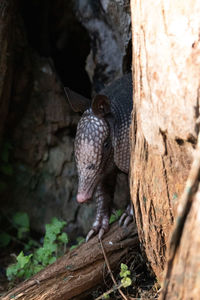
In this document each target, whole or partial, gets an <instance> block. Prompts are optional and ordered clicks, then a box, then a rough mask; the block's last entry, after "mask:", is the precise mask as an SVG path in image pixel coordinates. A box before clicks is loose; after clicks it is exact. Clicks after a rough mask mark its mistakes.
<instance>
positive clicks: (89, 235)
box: [85, 229, 96, 242]
mask: <svg viewBox="0 0 200 300" xmlns="http://www.w3.org/2000/svg"><path fill="white" fill-rule="evenodd" d="M95 234H96V231H95V230H94V229H91V230H90V231H89V232H88V234H87V236H86V239H85V240H86V242H88V241H89V240H90V239H91V237H92V236H94V235H95Z"/></svg>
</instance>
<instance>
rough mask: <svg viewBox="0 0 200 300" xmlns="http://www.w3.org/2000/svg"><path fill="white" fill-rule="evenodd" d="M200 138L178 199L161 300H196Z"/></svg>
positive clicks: (199, 266)
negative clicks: (182, 190)
mask: <svg viewBox="0 0 200 300" xmlns="http://www.w3.org/2000/svg"><path fill="white" fill-rule="evenodd" d="M199 175H200V135H199V137H198V144H197V150H196V151H195V155H194V161H193V163H192V167H191V170H190V174H189V176H188V179H187V183H186V186H185V189H184V192H183V194H182V197H181V199H180V203H179V206H178V214H177V219H176V223H175V227H174V230H173V232H172V236H171V239H170V244H169V256H168V263H167V268H166V276H165V281H164V285H163V289H162V294H161V297H160V299H162V300H167V299H170V300H171V299H185V300H186V299H198V298H199V294H200V276H199V271H200V256H199V247H200V237H199V234H198V231H199V226H200V218H199V214H200V184H199V178H200V177H199Z"/></svg>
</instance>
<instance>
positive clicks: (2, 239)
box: [0, 232, 11, 247]
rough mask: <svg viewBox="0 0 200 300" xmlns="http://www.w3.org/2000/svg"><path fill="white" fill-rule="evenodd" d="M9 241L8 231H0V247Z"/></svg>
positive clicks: (6, 244)
mask: <svg viewBox="0 0 200 300" xmlns="http://www.w3.org/2000/svg"><path fill="white" fill-rule="evenodd" d="M10 241H11V236H10V235H9V234H8V233H6V232H2V233H0V247H6V246H8V244H9V243H10Z"/></svg>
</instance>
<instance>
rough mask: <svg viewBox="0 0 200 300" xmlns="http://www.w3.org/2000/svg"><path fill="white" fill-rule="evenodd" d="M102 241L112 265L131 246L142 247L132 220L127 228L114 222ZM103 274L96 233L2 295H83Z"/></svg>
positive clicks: (6, 299)
mask: <svg viewBox="0 0 200 300" xmlns="http://www.w3.org/2000/svg"><path fill="white" fill-rule="evenodd" d="M103 245H104V249H105V252H106V255H107V257H108V260H109V262H110V265H111V267H112V268H116V267H117V266H119V263H120V262H121V260H122V259H123V257H124V255H125V254H126V253H128V251H129V249H130V248H132V249H135V250H137V249H138V247H139V243H138V237H137V230H136V228H135V226H134V225H133V223H132V224H130V225H129V226H128V227H126V228H124V227H119V226H118V224H113V226H112V227H111V229H110V230H109V232H108V233H107V234H106V235H105V237H104V239H103ZM104 277H105V261H104V257H103V253H102V249H101V247H100V244H99V242H98V238H97V237H95V238H93V239H91V240H90V241H89V242H88V243H84V244H82V245H81V246H79V247H78V248H77V249H75V250H74V251H70V252H68V253H66V254H65V255H64V256H63V257H61V258H60V259H59V260H57V261H56V262H55V263H54V264H52V265H50V266H48V267H47V268H45V269H44V270H42V271H41V272H40V273H38V274H36V275H35V276H34V277H32V278H31V279H29V280H27V281H25V282H23V283H22V284H21V285H19V286H17V287H16V288H14V289H12V290H11V291H9V292H8V293H7V294H6V295H5V296H4V297H2V298H1V299H2V300H9V299H11V298H14V299H18V300H20V299H23V300H26V299H27V300H39V299H43V300H44V299H51V300H53V299H56V300H60V299H65V300H67V299H81V297H82V296H83V293H84V297H86V295H88V294H89V292H90V291H91V289H92V288H94V287H95V286H96V285H98V284H102V280H103V278H104ZM84 299H85V298H84Z"/></svg>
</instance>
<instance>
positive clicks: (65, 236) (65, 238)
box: [58, 232, 69, 244]
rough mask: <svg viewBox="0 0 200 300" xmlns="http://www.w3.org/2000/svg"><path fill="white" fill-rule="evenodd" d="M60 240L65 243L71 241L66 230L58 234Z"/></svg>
mask: <svg viewBox="0 0 200 300" xmlns="http://www.w3.org/2000/svg"><path fill="white" fill-rule="evenodd" d="M58 240H59V241H61V242H62V243H64V244H67V243H68V241H69V239H68V235H67V234H66V233H65V232H63V233H62V234H61V235H59V236H58Z"/></svg>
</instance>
